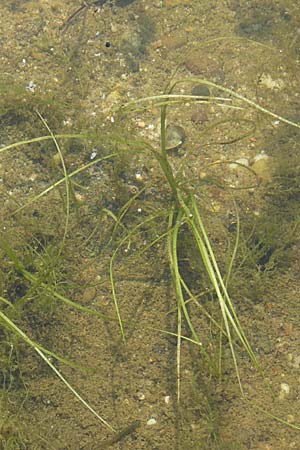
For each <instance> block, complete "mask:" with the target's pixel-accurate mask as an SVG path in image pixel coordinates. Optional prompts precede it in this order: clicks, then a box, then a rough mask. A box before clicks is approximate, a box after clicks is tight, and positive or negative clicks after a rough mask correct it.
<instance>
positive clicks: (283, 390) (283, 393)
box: [279, 383, 290, 400]
mask: <svg viewBox="0 0 300 450" xmlns="http://www.w3.org/2000/svg"><path fill="white" fill-rule="evenodd" d="M289 393H290V386H289V385H288V384H287V383H281V384H280V392H279V399H280V400H284V399H285V398H286V397H287V396H288V395H289Z"/></svg>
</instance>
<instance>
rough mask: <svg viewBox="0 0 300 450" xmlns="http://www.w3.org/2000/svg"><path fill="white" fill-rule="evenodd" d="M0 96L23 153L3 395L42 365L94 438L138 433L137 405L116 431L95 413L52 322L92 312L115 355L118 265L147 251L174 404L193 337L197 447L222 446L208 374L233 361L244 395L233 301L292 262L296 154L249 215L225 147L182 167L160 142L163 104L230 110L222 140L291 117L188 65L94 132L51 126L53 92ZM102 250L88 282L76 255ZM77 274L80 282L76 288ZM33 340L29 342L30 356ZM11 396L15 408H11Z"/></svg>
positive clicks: (5, 238)
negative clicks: (98, 297)
mask: <svg viewBox="0 0 300 450" xmlns="http://www.w3.org/2000/svg"><path fill="white" fill-rule="evenodd" d="M78 13H79V10H78ZM74 14H77V13H74ZM74 14H73V16H74ZM183 84H185V85H190V86H192V87H193V86H195V85H199V84H200V85H204V86H206V87H207V88H208V90H206V91H203V90H202V91H201V92H200V95H198V94H199V91H198V93H197V92H196V95H195V91H194V93H193V94H192V95H183V94H181V93H180V87H181V86H182V85H183ZM208 91H209V95H208ZM177 92H179V93H177ZM203 93H204V94H203ZM5 99H6V100H5ZM12 99H14V100H13V101H12ZM1 102H2V104H1V109H0V111H1V117H0V121H1V124H2V126H3V127H5V128H6V129H7V130H11V135H10V141H11V143H10V144H8V145H6V146H4V147H2V148H1V149H0V153H1V156H3V158H4V159H3V160H4V163H5V164H6V163H7V161H8V160H9V158H11V157H12V156H11V155H12V154H13V152H18V157H19V161H17V158H15V159H16V163H15V166H14V168H13V170H14V172H15V173H17V175H18V171H19V172H20V176H15V177H14V178H13V182H10V181H9V176H8V175H9V174H8V175H7V178H5V179H4V181H5V183H6V185H7V186H8V187H10V189H11V192H10V193H4V209H3V212H2V216H1V220H2V231H1V235H0V252H1V253H0V254H1V268H0V288H1V294H0V295H1V297H0V300H1V309H0V320H1V331H0V333H1V334H0V338H1V354H0V359H1V397H2V400H1V401H3V402H5V401H6V402H7V403H8V402H9V400H10V399H11V398H15V397H16V396H17V394H18V393H22V394H23V396H24V399H25V400H24V402H26V397H28V398H30V396H31V393H30V390H28V392H27V387H26V383H27V382H26V377H30V376H32V373H34V372H35V371H38V373H46V374H49V372H50V373H51V375H55V377H56V376H58V377H59V379H60V381H61V382H62V383H64V386H65V388H66V389H68V390H70V391H71V392H72V394H73V395H75V396H76V398H77V399H78V400H79V401H80V402H81V404H82V405H83V406H84V407H85V408H87V409H88V410H89V412H91V413H92V414H93V415H94V416H95V417H96V418H97V419H98V420H100V422H101V424H102V425H104V426H105V427H106V428H107V429H108V430H109V431H110V432H111V433H113V436H112V437H111V438H109V439H108V440H107V441H106V442H105V441H104V442H103V445H106V444H107V445H112V444H114V443H116V442H119V441H120V440H121V439H126V438H127V437H128V435H130V434H132V433H138V432H139V431H138V430H139V427H140V422H139V421H138V418H136V420H134V421H133V422H132V423H131V424H123V426H122V427H120V429H118V431H117V429H116V427H115V426H112V425H111V424H110V421H109V420H108V419H106V417H105V418H104V413H103V412H102V411H101V414H98V413H97V412H96V410H95V409H94V408H93V407H92V406H91V405H90V403H89V402H87V401H86V400H85V398H84V397H85V396H84V395H82V394H81V393H79V390H77V389H76V388H75V387H73V385H72V383H71V382H69V381H68V380H67V377H65V376H64V375H63V372H64V370H65V368H66V369H67V371H68V369H70V370H71V369H74V370H75V369H76V370H81V371H83V372H84V373H88V374H89V373H90V372H89V370H92V368H88V369H87V368H86V367H85V364H84V363H81V361H76V358H75V359H74V358H73V355H72V353H71V352H70V353H69V350H68V348H69V347H68V346H69V342H68V338H67V337H66V338H65V341H63V340H60V339H57V337H56V332H57V330H58V328H59V327H60V326H63V327H64V326H65V331H66V336H68V332H69V331H70V329H68V327H70V325H68V316H69V315H71V313H70V311H72V312H74V311H75V312H76V314H77V313H78V315H79V316H78V317H80V316H81V315H87V316H89V317H90V316H91V317H94V318H96V319H97V321H99V322H100V323H101V324H103V326H105V327H107V328H109V330H110V332H111V339H112V340H114V341H115V346H116V347H118V350H117V351H116V352H115V353H116V355H117V356H116V358H117V357H118V358H119V359H120V360H122V355H119V353H122V348H123V347H122V346H124V345H125V343H126V341H127V339H128V338H129V337H130V335H131V334H133V333H134V321H132V320H130V319H131V318H130V315H128V313H127V312H126V302H128V303H130V301H129V300H130V299H125V304H124V299H122V297H121V295H120V293H119V285H118V277H119V275H121V274H122V270H121V269H122V266H123V265H124V266H126V265H127V266H128V267H129V269H128V272H127V271H126V270H127V269H126V270H125V272H123V277H124V278H125V279H126V278H129V276H128V274H130V275H131V273H130V270H132V272H133V275H134V277H135V278H137V279H138V277H139V276H141V277H143V264H145V265H147V258H149V259H150V261H151V264H153V279H152V280H151V281H152V282H155V283H157V284H160V283H162V282H166V283H169V284H168V285H169V286H171V288H170V295H169V296H170V298H171V299H172V301H173V304H172V308H171V310H170V311H169V313H170V315H171V316H172V318H173V322H172V325H173V327H172V328H171V327H170V329H162V328H161V327H160V324H158V325H157V326H155V324H153V323H149V332H153V333H159V334H160V335H162V336H164V337H167V338H168V339H170V340H171V342H172V345H173V346H174V348H175V360H174V361H173V368H174V370H175V375H174V379H175V380H176V397H177V407H176V408H177V412H178V416H179V417H180V414H182V415H183V412H182V410H181V402H184V401H185V400H184V399H183V398H182V397H183V395H182V390H183V389H184V388H185V387H186V383H185V381H184V377H185V365H184V364H185V361H186V358H187V357H186V355H185V352H186V350H185V348H186V344H188V345H189V348H190V353H191V354H192V360H193V361H194V365H195V370H194V373H197V374H198V375H197V376H195V378H194V379H193V385H192V388H191V391H192V392H196V387H198V383H199V384H202V390H203V392H204V391H205V395H203V397H202V396H201V393H200V394H199V403H200V402H201V399H202V400H203V399H205V401H204V402H203V406H202V409H201V408H200V407H199V411H198V414H199V416H202V417H205V419H202V420H203V422H205V424H206V432H205V433H204V434H205V436H204V437H203V440H204V441H205V442H209V444H207V445H211V447H209V446H207V447H206V448H215V447H213V445H214V444H216V443H217V444H216V445H220V446H219V447H217V448H223V447H221V445H222V444H221V439H220V436H219V416H218V413H217V408H216V406H215V404H214V400H213V393H212V391H213V389H212V388H211V387H209V385H210V381H211V380H215V379H217V380H222V379H223V377H224V372H225V373H228V372H229V371H230V370H232V369H233V370H234V372H235V376H236V384H237V386H238V388H239V395H241V397H242V398H243V397H244V387H243V376H242V372H243V370H244V369H243V370H242V371H241V369H240V361H241V360H242V362H243V361H246V362H247V364H248V365H251V367H254V368H256V370H257V372H258V373H259V374H260V375H262V377H264V374H263V367H261V364H260V362H259V359H258V358H257V355H256V352H255V350H254V348H253V346H252V343H251V339H248V337H247V332H246V331H245V325H244V321H243V320H241V319H240V316H239V312H238V311H239V307H240V306H241V304H242V302H243V300H244V298H247V300H249V301H250V302H253V303H256V302H259V301H260V296H261V292H262V289H263V287H264V286H265V283H266V280H269V283H271V281H270V280H271V277H272V273H273V271H274V270H284V268H285V267H287V266H288V264H289V262H288V258H289V253H288V252H286V251H287V250H289V249H290V248H292V246H293V243H294V242H295V236H294V231H295V227H297V226H298V223H297V220H298V219H297V218H298V217H299V214H298V212H299V206H298V205H299V177H300V170H299V165H298V164H297V163H296V160H295V162H293V161H290V160H289V161H288V162H285V161H284V160H282V161H281V160H280V161H279V163H278V164H277V167H276V169H275V172H274V175H273V176H272V178H271V179H270V180H269V181H268V183H267V185H266V186H264V187H263V189H264V203H263V207H262V208H261V210H260V214H259V215H257V217H256V218H255V219H253V215H251V214H249V213H247V212H244V211H243V202H242V200H241V199H240V197H239V195H240V191H239V189H237V188H236V189H235V187H233V186H232V185H231V184H230V183H228V182H226V179H225V177H222V171H223V170H225V169H222V168H221V166H222V167H223V166H228V165H229V164H232V161H231V160H228V161H226V160H222V161H221V162H220V161H216V162H214V163H212V164H207V167H203V174H202V176H201V177H200V176H199V177H198V178H197V176H195V174H194V175H192V176H191V175H189V172H188V168H189V163H190V164H191V165H193V162H192V161H191V162H189V161H188V160H187V161H186V164H185V165H184V166H180V163H179V164H178V161H179V158H178V155H177V154H176V152H177V151H178V148H177V145H175V146H170V145H169V143H168V133H167V127H168V117H169V114H170V115H171V114H172V110H173V109H174V108H176V107H178V106H179V107H180V108H186V107H188V106H189V105H187V103H194V104H195V103H197V104H201V105H203V106H206V105H207V104H208V105H209V104H213V105H214V106H215V108H220V109H221V110H222V109H225V110H226V111H230V113H231V112H232V116H230V117H231V118H228V117H226V118H225V119H224V120H222V121H218V123H217V126H218V127H222V126H224V127H225V128H226V127H227V126H228V125H229V126H230V125H231V123H232V122H233V121H235V120H237V122H238V125H241V129H239V130H238V132H237V134H236V135H235V136H233V137H232V136H230V139H229V141H228V144H229V143H230V142H231V141H232V142H235V141H237V140H239V139H243V138H244V136H248V135H249V130H250V134H251V132H254V129H255V126H256V123H255V122H258V119H257V117H259V118H260V117H271V118H274V119H276V120H278V121H280V122H282V123H283V124H285V125H286V126H287V127H288V126H289V127H294V128H295V129H299V128H300V125H299V124H297V123H295V122H293V121H291V120H288V119H285V118H283V117H281V116H279V115H277V114H275V113H272V112H271V111H269V110H267V109H265V108H263V107H261V106H259V105H258V104H256V103H255V102H253V101H251V100H248V99H246V98H244V97H243V96H241V95H239V94H237V93H235V92H234V91H232V90H229V89H227V88H225V87H223V86H221V85H217V84H215V83H212V82H209V81H207V80H203V79H199V78H196V77H195V78H188V77H187V78H184V79H181V78H178V79H176V78H175V79H172V80H171V81H170V82H169V84H168V86H167V87H166V89H165V92H164V94H163V95H157V96H153V97H149V98H143V99H139V100H136V101H132V102H130V103H128V104H126V105H123V106H121V107H120V108H119V109H118V110H116V111H114V115H115V123H111V124H109V125H107V127H106V128H105V129H102V130H96V131H91V130H90V129H84V130H82V131H80V132H79V131H78V132H77V131H76V133H71V132H70V133H63V132H60V131H59V123H61V120H62V117H63V111H64V108H67V107H68V106H65V105H63V104H60V105H58V106H57V107H56V102H55V100H53V99H51V101H50V99H44V98H43V99H41V98H39V97H35V98H34V102H33V104H32V103H29V100H27V99H26V98H25V99H24V98H21V96H19V94H18V93H17V91H14V90H13V89H12V90H10V89H8V90H7V91H6V92H5V95H4V96H3V97H2V100H1ZM29 105H30V108H29ZM149 108H156V110H157V111H158V115H159V119H160V141H159V144H157V145H155V144H153V142H152V141H150V140H147V139H146V138H144V137H141V136H140V135H139V134H138V133H137V132H136V130H134V129H133V127H130V126H129V119H128V118H129V117H130V116H133V115H135V114H137V113H138V114H144V113H147V110H148V109H149ZM236 110H238V111H239V112H240V111H243V112H245V116H246V118H245V119H243V118H241V117H239V118H238V119H236V117H235V116H234V113H235V112H236ZM251 114H252V115H253V116H254V117H252V116H251ZM248 116H251V120H250V119H249V117H248ZM254 125H255V126H254ZM20 126H21V128H22V130H23V133H24V135H25V136H26V137H25V138H21V133H20V136H19V138H20V140H19V141H18V142H14V140H13V138H12V136H14V133H13V131H14V130H18V128H20ZM243 127H245V128H243ZM229 128H230V127H229ZM210 131H211V130H208V131H207V134H208V135H209V132H210ZM184 140H185V138H184V137H182V142H183V141H184ZM180 144H181V142H180ZM178 147H179V145H178ZM172 152H173V154H172ZM91 155H93V156H92V157H91ZM174 155H175V158H173V156H174ZM176 158H177V159H176ZM139 159H142V161H143V171H142V173H141V172H138V171H137V170H136V166H135V164H136V162H137V160H139ZM176 164H177V165H176ZM238 164H240V167H239V170H240V171H241V172H242V173H243V174H244V175H245V186H243V189H245V190H246V191H249V192H251V195H253V192H256V190H259V189H260V188H261V182H260V180H258V176H257V174H256V173H255V172H254V171H253V170H252V169H251V168H250V169H249V168H248V167H246V166H245V165H244V164H242V163H238ZM22 167H26V170H27V171H28V173H29V174H30V177H29V178H28V177H27V176H23V175H22V170H21V169H22ZM13 170H12V169H11V172H10V173H11V174H12V173H13ZM10 183H11V184H10ZM241 190H242V189H241ZM212 199H213V200H214V201H215V200H216V199H221V201H223V203H224V204H226V205H230V215H229V214H227V213H226V214H227V216H226V214H225V210H221V213H220V214H219V215H218V214H217V212H218V211H217V208H216V207H214V204H213V202H212ZM215 204H216V203H215ZM282 205H284V206H285V207H286V210H283V209H282ZM228 208H229V207H228ZM270 216H271V217H272V221H271V222H270V221H269V217H270ZM224 217H225V218H224ZM224 223H225V225H226V226H224ZM223 241H225V242H223ZM278 241H280V242H278ZM98 260H101V265H100V267H101V269H103V270H106V271H105V272H104V273H100V274H98V278H97V279H96V281H95V279H94V278H92V277H91V279H88V280H87V281H86V280H85V279H84V277H82V273H83V266H82V265H84V264H86V265H85V266H84V270H85V271H86V270H87V267H89V265H90V261H93V262H94V263H95V261H98ZM102 260H103V265H102ZM85 261H87V262H85ZM95 264H96V263H95ZM105 267H106V269H104V268H105ZM104 278H105V280H104ZM249 279H250V280H251V283H248V281H247V280H249ZM99 280H100V281H99ZM108 280H109V283H108V282H107V281H108ZM253 280H254V281H255V283H254V284H253ZM82 282H83V283H86V284H85V286H84V288H85V289H83V286H82ZM97 283H98V284H100V285H101V286H102V284H103V285H105V283H106V285H105V286H107V285H108V286H109V290H110V298H111V299H112V302H110V303H108V304H104V305H102V304H100V305H99V304H95V303H93V302H94V297H93V295H92V294H91V293H93V292H94V291H93V289H95V286H96V285H97ZM253 286H255V288H254V287H253ZM86 292H89V295H87V294H86ZM74 296H75V297H76V299H75V298H74ZM235 297H237V301H235ZM123 313H124V314H123ZM170 324H171V322H170ZM32 351H33V352H32ZM118 352H119V353H118ZM32 353H36V354H38V356H39V358H40V359H39V360H38V362H37V360H36V359H33V358H32ZM28 363H29V365H28ZM201 373H204V375H201V376H200V375H199V374H201ZM200 378H201V380H200ZM199 380H200V381H199ZM203 386H204V387H203ZM203 392H202V394H203ZM190 395H191V396H192V394H190ZM12 409H13V414H16V413H17V412H16V410H17V407H16V408H12ZM266 409H267V408H266ZM13 414H12V416H13ZM186 417H188V413H187V416H185V417H184V415H183V419H182V422H183V424H184V425H183V426H182V429H183V431H182V437H181V438H182V443H186V442H189V441H188V440H189V436H188V435H187V434H188V433H186V430H187V429H188V423H186V422H187V421H186ZM13 423H14V422H13V419H11V417H10V416H9V414H8V417H7V418H6V420H4V421H3V424H1V434H0V435H1V441H0V442H1V445H2V447H1V448H3V449H4V448H26V443H24V444H23V440H24V442H26V439H27V437H26V433H25V432H24V433H25V434H24V435H23V432H21V431H20V435H19V434H18V433H17V432H15V431H14V430H15V429H14V426H13ZM295 427H296V426H295ZM179 428H180V427H179ZM204 441H202V442H204ZM212 442H213V443H214V444H213V443H212ZM13 445H14V446H15V447H12V446H13ZM22 445H23V447H22ZM182 445H184V444H182ZM185 445H187V444H185ZM190 445H194V443H190ZM199 445H202V443H200V444H199ZM190 448H192V447H190ZM199 448H200V447H199ZM224 448H225V447H224ZM231 448H234V447H231ZM237 448H238V447H237Z"/></svg>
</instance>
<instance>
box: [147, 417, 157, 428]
mask: <svg viewBox="0 0 300 450" xmlns="http://www.w3.org/2000/svg"><path fill="white" fill-rule="evenodd" d="M156 424H157V420H155V419H154V417H151V419H149V420H147V425H149V426H152V425H156Z"/></svg>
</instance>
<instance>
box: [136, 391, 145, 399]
mask: <svg viewBox="0 0 300 450" xmlns="http://www.w3.org/2000/svg"><path fill="white" fill-rule="evenodd" d="M136 396H137V398H138V400H140V401H143V400H145V394H144V393H143V392H137V394H136Z"/></svg>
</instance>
